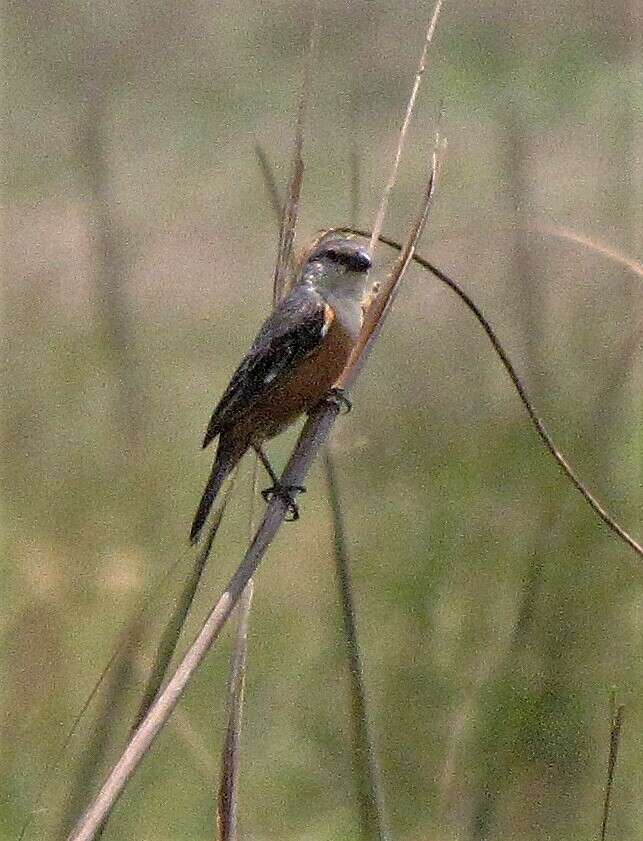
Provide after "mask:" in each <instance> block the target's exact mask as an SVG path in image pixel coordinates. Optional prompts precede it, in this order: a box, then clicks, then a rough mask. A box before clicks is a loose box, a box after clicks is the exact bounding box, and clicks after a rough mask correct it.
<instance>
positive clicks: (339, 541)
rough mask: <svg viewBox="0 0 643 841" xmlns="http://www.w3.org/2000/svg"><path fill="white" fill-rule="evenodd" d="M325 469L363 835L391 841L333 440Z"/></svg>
mask: <svg viewBox="0 0 643 841" xmlns="http://www.w3.org/2000/svg"><path fill="white" fill-rule="evenodd" d="M324 469H325V472H326V480H327V484H328V498H329V501H330V506H331V512H332V517H333V545H334V558H335V572H336V577H337V589H338V591H339V596H340V604H341V609H342V620H343V628H344V641H345V643H346V658H347V662H348V671H349V677H350V699H351V732H352V741H353V769H354V773H355V777H356V781H357V800H358V805H359V815H360V826H361V833H362V837H363V838H364V839H365V841H371V840H372V841H388V839H390V837H391V834H390V830H389V827H388V821H387V818H386V808H385V804H384V796H383V793H382V782H381V771H380V767H379V763H378V761H377V751H376V747H375V738H374V734H373V728H372V724H371V720H370V717H369V715H368V706H367V692H366V686H365V684H364V669H363V666H362V656H361V651H360V645H359V637H358V633H357V621H356V612H355V604H354V600H353V583H352V578H351V572H350V557H349V552H348V541H347V537H346V525H345V521H344V515H343V512H342V506H341V501H340V498H339V490H338V487H337V475H336V471H335V464H334V459H333V446H332V440H331V441H329V442H328V444H326V446H325V447H324Z"/></svg>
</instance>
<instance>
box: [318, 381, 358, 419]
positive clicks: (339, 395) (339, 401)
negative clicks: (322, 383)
mask: <svg viewBox="0 0 643 841" xmlns="http://www.w3.org/2000/svg"><path fill="white" fill-rule="evenodd" d="M324 400H325V401H326V402H327V403H334V404H335V405H336V406H339V408H340V410H341V409H344V414H345V415H347V414H348V413H349V412H350V410H351V409H352V408H353V404H352V403H351V401H350V400H349V399H348V397H347V396H346V392H345V391H344V389H343V388H338V387H335V388H331V390H330V391H329V392H328V394H327V395H326V397H325V398H324Z"/></svg>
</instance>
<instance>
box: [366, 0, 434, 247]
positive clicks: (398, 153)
mask: <svg viewBox="0 0 643 841" xmlns="http://www.w3.org/2000/svg"><path fill="white" fill-rule="evenodd" d="M441 8H442V0H438V2H437V3H436V4H435V8H434V10H433V14H432V15H431V20H430V21H429V25H428V27H427V30H426V37H425V39H424V47H423V49H422V54H421V55H420V60H419V62H418V66H417V70H416V73H415V79H414V80H413V87H412V89H411V96H410V97H409V101H408V103H407V106H406V113H405V115H404V120H403V121H402V126H401V128H400V134H399V139H398V143H397V149H396V150H395V158H394V159H393V166H392V167H391V173H390V175H389V178H388V181H387V182H386V186H385V187H384V192H383V193H382V198H381V201H380V206H379V208H378V211H377V216H376V217H375V222H374V224H373V233H372V234H371V238H370V244H369V251H370V252H371V254H373V252H374V251H375V246H376V245H377V242H378V240H379V235H380V231H381V230H382V225H383V224H384V218H385V216H386V210H387V208H388V201H389V198H390V196H391V192H392V190H393V187H394V186H395V182H396V180H397V172H398V169H399V167H400V161H401V160H402V151H403V149H404V141H405V139H406V135H407V132H408V128H409V125H410V124H411V117H412V116H413V111H414V110H415V102H416V100H417V95H418V92H419V90H420V84H421V83H422V77H423V76H424V71H425V70H426V64H427V58H428V55H429V47H430V45H431V41H432V40H433V34H434V32H435V28H436V26H437V23H438V17H439V16H440V9H441Z"/></svg>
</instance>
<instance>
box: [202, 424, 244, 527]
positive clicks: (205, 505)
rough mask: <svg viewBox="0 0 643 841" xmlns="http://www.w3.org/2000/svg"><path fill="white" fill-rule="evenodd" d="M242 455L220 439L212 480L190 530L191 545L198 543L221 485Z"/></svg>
mask: <svg viewBox="0 0 643 841" xmlns="http://www.w3.org/2000/svg"><path fill="white" fill-rule="evenodd" d="M241 455H243V453H241V454H239V453H238V452H236V450H235V448H234V447H231V446H230V445H229V443H228V442H227V441H225V440H222V439H219V447H218V449H217V455H216V458H215V459H214V464H213V465H212V471H211V472H210V478H209V479H208V482H207V484H206V486H205V490H204V491H203V496H202V497H201V502H199V507H198V508H197V510H196V514H195V515H194V520H193V521H192V528H191V529H190V543H196V542H197V540H198V539H199V535H200V534H201V529H202V528H203V525H204V523H205V521H206V520H207V518H208V514H209V513H210V509H211V508H212V504H213V502H214V500H215V499H216V496H217V494H218V493H219V491H220V489H221V485H222V484H223V482H224V480H225V478H226V476H227V475H228V473H230V471H231V470H232V468H233V467H234V466H235V464H236V463H237V462H238V461H239V459H240V458H241Z"/></svg>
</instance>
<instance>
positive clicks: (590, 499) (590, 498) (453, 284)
mask: <svg viewBox="0 0 643 841" xmlns="http://www.w3.org/2000/svg"><path fill="white" fill-rule="evenodd" d="M338 230H343V231H346V232H348V233H353V234H356V235H358V236H363V237H368V236H370V233H369V231H366V230H362V229H360V228H349V227H345V228H341V229H338ZM380 242H383V243H384V244H385V245H389V246H390V247H391V248H396V249H398V250H402V246H401V245H400V244H399V243H398V242H396V241H395V240H393V239H391V238H390V237H387V236H383V235H380ZM410 259H413V260H415V262H416V263H418V264H419V265H420V266H422V267H423V268H425V269H427V270H428V271H430V272H431V273H432V274H434V275H435V276H436V277H437V278H438V279H439V280H441V281H442V283H444V284H446V286H448V287H449V288H450V289H452V290H453V291H454V292H455V293H456V295H458V297H459V298H460V299H461V300H462V301H464V303H465V304H466V306H467V307H468V308H469V309H470V310H471V312H472V313H473V314H474V315H475V317H476V318H477V320H478V321H479V323H480V324H481V326H482V328H483V330H484V331H485V333H486V334H487V336H488V337H489V340H490V342H491V344H492V345H493V348H494V350H495V351H496V353H497V354H498V356H499V358H500V361H501V362H502V364H503V366H504V368H505V370H506V371H507V373H508V374H509V376H510V378H511V381H512V382H513V384H514V387H515V389H516V391H517V392H518V396H519V397H520V399H521V401H522V403H523V405H524V407H525V409H526V410H527V414H528V415H529V418H530V420H531V422H532V424H533V426H534V428H535V430H536V432H537V433H538V436H539V437H540V439H541V440H542V441H543V443H544V444H545V446H546V447H547V449H548V450H549V452H550V454H551V455H552V456H553V457H554V459H555V460H556V461H557V462H558V464H559V465H560V467H561V468H562V471H563V473H564V474H565V475H566V476H567V478H568V479H569V480H570V481H571V483H572V484H573V485H574V487H575V488H576V490H577V491H578V492H579V493H580V494H581V495H582V496H583V497H584V498H585V500H586V501H587V503H588V504H589V505H590V507H591V508H592V509H593V510H594V512H595V513H596V514H597V515H598V516H599V517H600V519H601V520H602V521H603V522H604V523H605V525H607V526H608V528H609V529H611V531H612V532H614V534H616V535H617V536H618V537H619V538H620V539H621V540H622V541H623V542H625V543H626V544H627V545H628V546H629V547H630V548H631V549H633V550H634V551H635V552H636V554H637V555H638V556H639V557H641V558H643V547H642V546H641V544H640V543H639V542H638V541H637V540H635V538H633V537H632V535H630V534H629V533H628V532H627V531H626V530H625V529H624V528H623V527H622V526H621V525H620V524H619V523H618V522H617V521H616V520H615V519H614V517H612V516H611V515H610V514H609V513H608V512H607V510H606V509H605V508H604V507H603V505H601V503H600V502H599V501H598V500H597V499H596V497H595V496H594V495H593V494H592V493H591V492H590V490H589V489H588V488H587V487H586V486H585V484H584V483H583V482H582V481H581V480H580V479H579V477H578V476H577V474H576V472H575V471H574V469H573V468H572V467H571V465H570V464H569V462H568V461H567V459H566V458H565V456H564V455H563V454H562V453H561V452H560V450H559V449H558V447H557V446H556V444H555V443H554V440H553V438H552V437H551V435H550V433H549V432H548V430H547V428H546V426H545V424H544V423H543V422H542V420H541V419H540V417H539V416H538V414H537V413H536V410H535V409H534V407H533V405H532V403H531V400H530V398H529V396H528V394H527V391H526V389H525V386H524V385H523V383H522V381H521V379H520V377H519V376H518V374H517V372H516V369H515V368H514V366H513V364H512V362H511V360H510V359H509V356H508V355H507V352H506V351H505V349H504V348H503V346H502V344H501V342H500V339H498V337H497V335H496V333H495V331H494V329H493V328H492V327H491V325H490V323H489V322H488V321H487V319H486V317H485V316H484V315H483V313H482V310H481V309H480V307H478V305H477V304H476V303H475V302H474V301H473V299H472V298H471V297H470V296H469V295H468V294H467V293H466V292H465V291H464V289H463V288H462V287H461V286H460V284H459V283H458V282H457V281H455V280H453V278H451V277H449V276H448V275H447V274H445V272H443V271H442V270H441V269H439V268H438V267H437V266H435V265H434V264H433V263H431V262H430V261H429V260H427V259H426V258H424V257H421V256H420V255H418V254H414V255H412V257H411V258H410Z"/></svg>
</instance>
